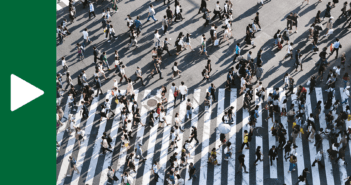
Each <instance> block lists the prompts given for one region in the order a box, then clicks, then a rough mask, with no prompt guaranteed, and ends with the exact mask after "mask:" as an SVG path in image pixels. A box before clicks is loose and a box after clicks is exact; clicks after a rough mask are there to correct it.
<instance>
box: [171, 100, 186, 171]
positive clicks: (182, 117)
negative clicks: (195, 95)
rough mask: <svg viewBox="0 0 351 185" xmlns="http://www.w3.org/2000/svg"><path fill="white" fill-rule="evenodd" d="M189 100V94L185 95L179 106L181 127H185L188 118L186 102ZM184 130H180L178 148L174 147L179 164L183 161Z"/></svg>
mask: <svg viewBox="0 0 351 185" xmlns="http://www.w3.org/2000/svg"><path fill="white" fill-rule="evenodd" d="M187 101H188V94H186V95H185V100H184V101H181V103H180V107H179V118H180V120H181V124H180V125H181V128H184V123H185V120H186V102H187ZM182 144H183V132H179V141H177V146H178V148H176V149H174V151H175V152H177V153H178V156H177V162H178V164H180V163H181V160H180V158H181V155H182V148H183V145H182Z"/></svg>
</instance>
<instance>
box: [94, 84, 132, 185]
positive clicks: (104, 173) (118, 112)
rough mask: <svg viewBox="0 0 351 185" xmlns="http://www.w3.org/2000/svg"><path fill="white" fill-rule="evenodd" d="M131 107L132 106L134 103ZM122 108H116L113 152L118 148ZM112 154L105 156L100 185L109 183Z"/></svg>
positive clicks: (111, 133)
mask: <svg viewBox="0 0 351 185" xmlns="http://www.w3.org/2000/svg"><path fill="white" fill-rule="evenodd" d="M121 93H122V94H125V90H122V91H121ZM137 99H138V91H137V92H135V101H137ZM113 100H115V99H114V98H113ZM130 105H132V103H131V104H130ZM121 107H122V106H121V104H120V103H119V104H118V105H117V107H116V110H115V116H114V119H113V123H112V128H111V132H110V136H111V138H112V142H111V146H113V148H112V149H111V150H112V151H114V150H115V148H114V146H116V138H117V135H118V129H119V123H120V118H121ZM112 154H113V152H110V153H108V154H106V156H105V158H106V159H105V161H104V164H103V167H102V171H101V175H100V183H99V184H106V183H107V182H108V177H107V173H108V167H109V166H111V165H112V164H111V162H112V157H113V156H112Z"/></svg>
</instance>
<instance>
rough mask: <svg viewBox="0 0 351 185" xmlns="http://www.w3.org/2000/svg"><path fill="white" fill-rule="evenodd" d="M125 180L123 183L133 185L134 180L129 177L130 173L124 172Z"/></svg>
mask: <svg viewBox="0 0 351 185" xmlns="http://www.w3.org/2000/svg"><path fill="white" fill-rule="evenodd" d="M121 176H122V178H123V180H122V181H123V183H124V184H127V183H128V184H132V183H133V178H132V177H131V176H129V174H128V172H124V174H122V175H121Z"/></svg>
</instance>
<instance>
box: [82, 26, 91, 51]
mask: <svg viewBox="0 0 351 185" xmlns="http://www.w3.org/2000/svg"><path fill="white" fill-rule="evenodd" d="M83 38H84V42H83V47H85V42H87V41H89V43H88V44H90V43H91V40H90V38H89V34H88V29H87V28H85V29H84V31H83Z"/></svg>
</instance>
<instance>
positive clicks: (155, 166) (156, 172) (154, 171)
mask: <svg viewBox="0 0 351 185" xmlns="http://www.w3.org/2000/svg"><path fill="white" fill-rule="evenodd" d="M159 169H160V166H159V165H158V163H157V161H154V163H153V165H152V174H153V175H154V179H155V181H156V182H158V178H159V175H158V171H159Z"/></svg>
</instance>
